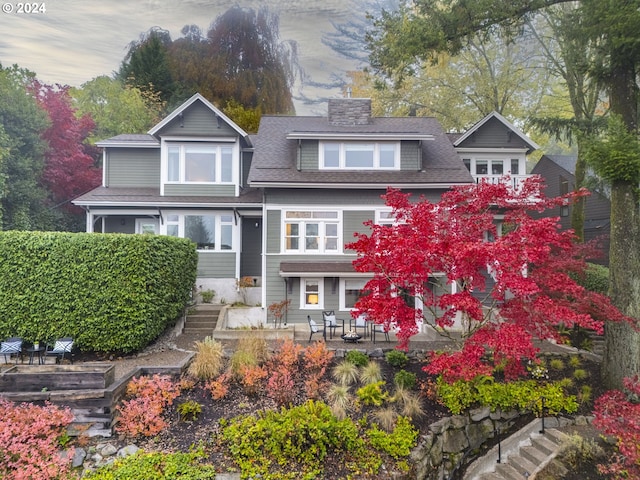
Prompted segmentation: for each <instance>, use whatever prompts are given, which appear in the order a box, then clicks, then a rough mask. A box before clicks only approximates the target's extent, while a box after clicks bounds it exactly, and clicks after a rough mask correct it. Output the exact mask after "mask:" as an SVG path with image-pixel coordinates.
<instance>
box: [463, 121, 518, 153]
mask: <svg viewBox="0 0 640 480" xmlns="http://www.w3.org/2000/svg"><path fill="white" fill-rule="evenodd" d="M458 147H462V148H528V146H527V145H526V144H525V142H523V141H522V139H521V138H520V137H518V135H516V134H514V133H511V132H510V131H509V129H508V128H507V126H506V125H505V124H504V123H502V122H501V121H500V120H498V119H497V118H491V119H489V120H488V121H487V123H485V124H484V125H482V126H481V127H480V128H479V129H478V131H477V132H475V133H473V134H472V135H471V136H470V137H469V138H467V139H466V140H465V141H464V142H462V144H461V145H458Z"/></svg>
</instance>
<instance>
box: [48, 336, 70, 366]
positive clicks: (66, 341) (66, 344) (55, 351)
mask: <svg viewBox="0 0 640 480" xmlns="http://www.w3.org/2000/svg"><path fill="white" fill-rule="evenodd" d="M44 354H45V356H55V357H56V363H62V362H63V361H64V359H65V357H66V358H68V359H69V360H70V361H71V363H73V338H71V337H63V338H58V339H57V340H56V341H55V342H54V344H53V346H51V345H50V346H48V347H47V350H46V351H45V352H44Z"/></svg>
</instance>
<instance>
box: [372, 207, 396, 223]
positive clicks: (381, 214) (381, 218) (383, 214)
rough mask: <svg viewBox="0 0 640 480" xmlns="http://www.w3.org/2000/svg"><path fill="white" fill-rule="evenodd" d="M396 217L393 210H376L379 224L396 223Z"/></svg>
mask: <svg viewBox="0 0 640 480" xmlns="http://www.w3.org/2000/svg"><path fill="white" fill-rule="evenodd" d="M395 223H396V217H395V215H394V214H393V211H391V210H376V224H377V225H395Z"/></svg>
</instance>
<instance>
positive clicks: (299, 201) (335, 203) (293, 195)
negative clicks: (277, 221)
mask: <svg viewBox="0 0 640 480" xmlns="http://www.w3.org/2000/svg"><path fill="white" fill-rule="evenodd" d="M445 191H446V189H437V190H436V189H429V190H411V189H407V190H403V192H405V193H410V194H411V199H412V200H414V201H417V200H418V199H419V197H420V195H424V196H425V198H427V199H428V200H429V201H432V202H437V201H439V200H440V197H441V196H442V194H443V193H444V192H445ZM386 192H387V187H386V186H381V187H380V188H379V189H375V190H365V189H362V190H361V189H353V190H347V189H336V190H331V189H315V188H305V189H302V188H299V189H289V190H285V189H269V190H268V191H267V193H266V194H265V196H266V202H267V204H272V203H277V204H282V205H327V207H340V206H346V205H372V206H375V207H381V206H383V205H384V200H383V199H382V198H381V195H384V194H385V193H386Z"/></svg>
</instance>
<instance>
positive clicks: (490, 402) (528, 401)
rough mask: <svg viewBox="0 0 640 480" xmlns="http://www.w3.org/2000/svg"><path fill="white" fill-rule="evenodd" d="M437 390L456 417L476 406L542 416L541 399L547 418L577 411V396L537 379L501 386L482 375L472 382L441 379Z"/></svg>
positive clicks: (439, 396)
mask: <svg viewBox="0 0 640 480" xmlns="http://www.w3.org/2000/svg"><path fill="white" fill-rule="evenodd" d="M437 388H438V390H437V391H438V398H439V401H440V402H442V404H443V405H445V406H446V407H447V408H448V409H449V410H450V411H451V413H453V414H454V415H457V414H459V413H461V412H462V411H463V410H465V409H467V408H469V407H470V406H473V405H484V406H488V407H490V408H491V409H492V410H497V409H500V410H502V411H508V410H512V409H520V410H529V411H532V412H534V413H536V414H540V413H542V401H541V399H542V398H544V411H545V415H557V414H558V413H560V412H561V411H566V412H567V413H573V412H575V411H576V410H577V408H578V404H577V402H576V398H575V396H573V395H566V394H565V393H564V390H563V389H562V387H561V386H560V385H559V384H558V383H557V382H554V383H548V384H542V385H540V384H538V383H537V382H535V381H534V380H521V381H517V382H509V383H499V382H494V381H493V379H492V378H491V377H482V376H479V377H477V378H475V379H474V380H472V381H470V382H467V381H465V380H458V381H457V382H454V383H447V382H445V381H444V380H443V379H442V377H440V378H439V379H438V383H437Z"/></svg>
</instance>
